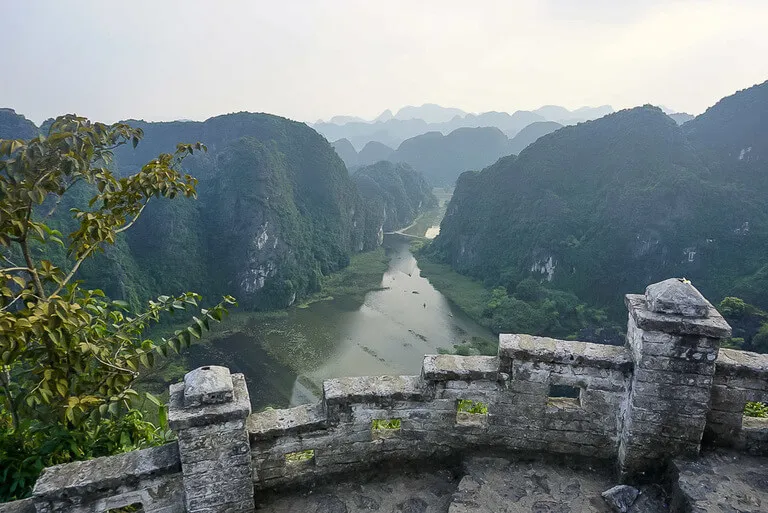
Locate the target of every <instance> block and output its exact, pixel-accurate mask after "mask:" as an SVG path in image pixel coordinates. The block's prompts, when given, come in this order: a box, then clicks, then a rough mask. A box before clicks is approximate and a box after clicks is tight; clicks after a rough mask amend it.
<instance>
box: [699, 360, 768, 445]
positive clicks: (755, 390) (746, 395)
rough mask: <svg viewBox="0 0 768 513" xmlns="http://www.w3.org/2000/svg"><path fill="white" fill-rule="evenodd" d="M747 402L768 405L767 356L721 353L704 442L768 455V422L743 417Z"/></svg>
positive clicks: (766, 420)
mask: <svg viewBox="0 0 768 513" xmlns="http://www.w3.org/2000/svg"><path fill="white" fill-rule="evenodd" d="M748 401H758V402H763V403H768V355H765V354H757V353H751V352H748V351H736V350H733V349H721V350H720V355H719V356H718V358H717V365H716V369H715V375H714V380H713V385H712V399H711V401H710V410H709V413H708V414H707V426H706V431H705V440H706V441H708V442H711V443H713V444H716V445H720V446H725V447H734V448H737V449H741V450H745V451H748V452H751V453H753V454H768V419H757V418H750V417H744V415H743V412H744V406H745V405H746V403H747V402H748Z"/></svg>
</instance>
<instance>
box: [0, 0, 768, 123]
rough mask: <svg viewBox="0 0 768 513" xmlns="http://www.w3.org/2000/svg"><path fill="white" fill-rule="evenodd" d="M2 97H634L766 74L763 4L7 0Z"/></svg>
mask: <svg viewBox="0 0 768 513" xmlns="http://www.w3.org/2000/svg"><path fill="white" fill-rule="evenodd" d="M0 7H1V9H0V12H1V13H2V20H3V24H2V25H3V31H2V34H3V35H2V37H3V40H4V41H5V50H6V51H4V52H2V56H3V61H4V62H3V72H2V75H3V76H2V78H1V79H0V106H7V107H11V108H14V109H16V110H17V111H18V112H20V113H22V114H25V115H26V116H27V117H29V118H30V119H32V120H33V121H35V122H40V121H42V120H43V119H45V118H47V117H50V116H55V115H58V114H63V113H67V112H76V113H77V114H81V115H85V116H88V117H90V118H93V119H98V120H101V121H107V122H112V121H116V120H119V119H126V118H143V119H146V120H171V119H179V118H188V119H205V118H207V117H210V116H213V115H217V114H222V113H228V112H234V111H240V110H248V111H254V112H269V113H273V114H279V115H282V116H286V117H290V118H293V119H298V120H301V121H315V120H317V119H318V118H325V119H328V118H330V117H331V116H333V115H337V114H345V115H357V116H362V117H366V118H372V117H375V116H376V115H378V114H379V113H380V112H381V111H383V110H384V109H386V108H390V109H392V110H393V111H395V110H397V109H398V108H399V107H402V106H403V105H421V104H423V103H427V102H430V103H439V104H441V105H443V106H451V107H459V108H462V109H464V110H466V111H470V112H482V111H488V110H504V111H514V110H518V109H534V108H537V107H539V106H541V105H544V104H557V105H563V106H566V107H568V108H575V107H580V106H583V105H601V104H611V105H613V106H614V108H623V107H631V106H635V105H640V104H644V103H653V104H657V105H659V104H661V105H665V106H667V107H669V108H672V109H674V110H677V111H687V112H691V113H694V114H696V113H700V112H702V111H703V110H705V109H706V108H707V107H708V106H709V105H711V104H713V103H714V102H716V101H717V100H718V99H720V98H721V97H722V96H725V95H729V94H732V93H733V92H735V91H737V90H739V89H743V88H745V87H748V86H751V85H753V84H756V83H760V82H763V81H765V80H766V79H768V57H767V56H768V0H539V1H535V0H527V1H512V0H504V1H486V0H477V1H467V0H461V1H453V0H436V1H433V0H383V1H373V0H367V1H362V0H317V1H310V0H282V1H278V2H266V1H257V0H251V1H247V0H242V1H227V0H216V1H213V0H210V1H192V0H184V1H171V0H146V1H138V0H132V1H130V2H111V1H96V0H93V1H66V0H58V1H54V0H50V1H37V0H24V1H13V2H11V1H7V2H3V3H2V5H0Z"/></svg>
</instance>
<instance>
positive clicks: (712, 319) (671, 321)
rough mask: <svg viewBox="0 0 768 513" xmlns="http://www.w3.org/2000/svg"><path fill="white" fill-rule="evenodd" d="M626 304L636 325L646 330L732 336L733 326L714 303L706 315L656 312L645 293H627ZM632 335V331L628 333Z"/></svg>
mask: <svg viewBox="0 0 768 513" xmlns="http://www.w3.org/2000/svg"><path fill="white" fill-rule="evenodd" d="M625 304H626V305H627V309H628V310H629V315H630V316H631V318H632V320H633V321H634V323H635V325H636V326H637V327H638V328H640V329H641V330H644V331H660V332H663V333H670V334H679V335H696V336H704V337H711V338H715V339H723V338H727V337H730V336H731V327H730V326H729V325H728V323H727V322H726V321H725V319H723V317H722V316H721V315H720V314H719V313H718V311H717V310H715V308H714V307H713V306H712V305H709V307H708V313H707V316H706V317H701V318H695V317H686V316H683V315H679V314H669V313H660V312H654V311H652V310H650V309H648V306H647V303H646V298H645V296H644V295H639V294H627V295H626V296H625ZM627 336H630V333H629V332H628V333H627Z"/></svg>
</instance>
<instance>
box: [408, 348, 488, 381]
mask: <svg viewBox="0 0 768 513" xmlns="http://www.w3.org/2000/svg"><path fill="white" fill-rule="evenodd" d="M422 374H423V376H424V379H428V380H431V381H449V380H492V381H496V380H497V379H498V378H499V358H498V357H496V356H458V355H451V354H428V355H425V356H424V363H423V364H422Z"/></svg>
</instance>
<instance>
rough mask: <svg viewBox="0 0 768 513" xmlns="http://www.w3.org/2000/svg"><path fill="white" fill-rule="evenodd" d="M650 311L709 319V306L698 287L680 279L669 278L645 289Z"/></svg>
mask: <svg viewBox="0 0 768 513" xmlns="http://www.w3.org/2000/svg"><path fill="white" fill-rule="evenodd" d="M645 301H646V303H647V304H648V309H649V310H651V311H652V312H656V313H662V314H673V315H681V316H683V317H699V318H700V317H709V309H710V307H711V306H712V305H710V304H709V301H707V300H706V299H705V298H704V296H702V295H701V292H699V291H698V290H697V289H696V287H694V286H693V285H691V283H690V282H688V281H684V280H682V279H680V278H669V279H668V280H664V281H660V282H659V283H653V284H651V285H648V287H646V289H645Z"/></svg>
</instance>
